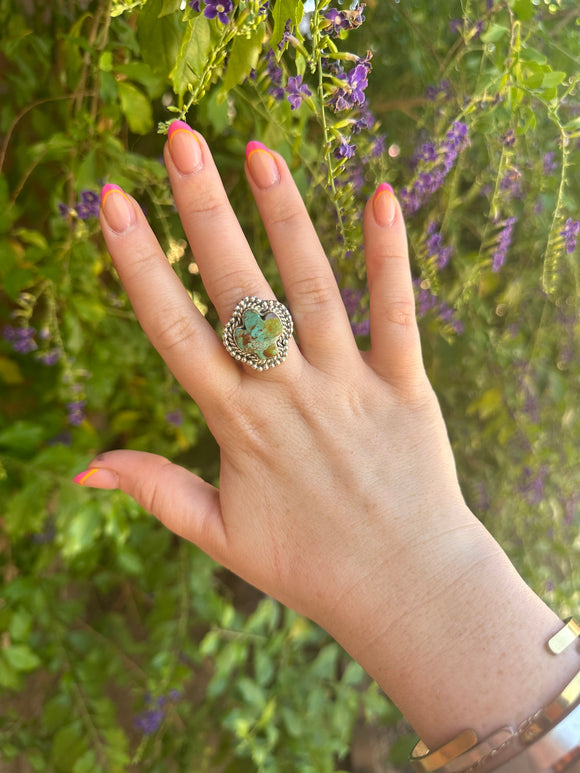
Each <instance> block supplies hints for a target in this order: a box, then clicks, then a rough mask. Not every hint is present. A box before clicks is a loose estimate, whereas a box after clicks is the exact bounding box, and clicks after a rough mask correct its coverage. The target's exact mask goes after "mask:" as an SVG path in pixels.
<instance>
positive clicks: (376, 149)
mask: <svg viewBox="0 0 580 773" xmlns="http://www.w3.org/2000/svg"><path fill="white" fill-rule="evenodd" d="M386 149H387V135H386V134H379V135H378V136H376V137H375V138H374V140H373V144H372V146H371V151H370V154H369V155H370V157H371V158H372V159H376V158H381V156H383V155H384V153H385V151H386Z"/></svg>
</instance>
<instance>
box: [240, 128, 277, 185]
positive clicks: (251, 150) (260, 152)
mask: <svg viewBox="0 0 580 773" xmlns="http://www.w3.org/2000/svg"><path fill="white" fill-rule="evenodd" d="M246 161H247V164H248V169H249V170H250V174H251V175H252V179H253V180H254V182H255V183H256V185H257V186H258V187H259V188H271V187H272V185H275V184H276V183H277V182H280V172H279V171H278V165H277V164H276V159H275V158H274V156H273V155H272V154H271V153H270V151H269V150H268V148H267V147H266V146H265V145H262V143H261V142H256V140H252V142H248V144H247V145H246Z"/></svg>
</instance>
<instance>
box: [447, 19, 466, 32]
mask: <svg viewBox="0 0 580 773" xmlns="http://www.w3.org/2000/svg"><path fill="white" fill-rule="evenodd" d="M462 29H463V19H451V21H450V22H449V31H450V32H452V33H453V34H454V35H459V33H460V32H461V30H462Z"/></svg>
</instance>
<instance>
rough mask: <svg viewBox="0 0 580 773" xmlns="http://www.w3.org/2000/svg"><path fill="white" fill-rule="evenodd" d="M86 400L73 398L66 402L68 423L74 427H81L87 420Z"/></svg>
mask: <svg viewBox="0 0 580 773" xmlns="http://www.w3.org/2000/svg"><path fill="white" fill-rule="evenodd" d="M86 404H87V401H86V400H73V401H72V402H70V403H67V404H66V410H67V419H68V423H69V424H72V425H73V427H79V426H80V425H81V424H82V423H83V421H84V420H85V405H86Z"/></svg>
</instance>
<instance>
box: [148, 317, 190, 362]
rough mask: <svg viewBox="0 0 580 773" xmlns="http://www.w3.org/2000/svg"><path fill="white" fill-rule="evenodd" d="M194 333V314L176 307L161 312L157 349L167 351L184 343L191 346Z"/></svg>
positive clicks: (157, 329)
mask: <svg viewBox="0 0 580 773" xmlns="http://www.w3.org/2000/svg"><path fill="white" fill-rule="evenodd" d="M194 335H195V324H194V318H193V314H190V313H188V312H186V311H178V310H175V309H172V310H169V311H165V312H164V311H160V312H159V318H158V324H157V326H156V330H155V346H156V348H157V349H159V350H161V351H165V352H167V351H171V350H172V349H176V348H179V347H181V346H184V345H187V346H191V342H192V339H193V337H194Z"/></svg>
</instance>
